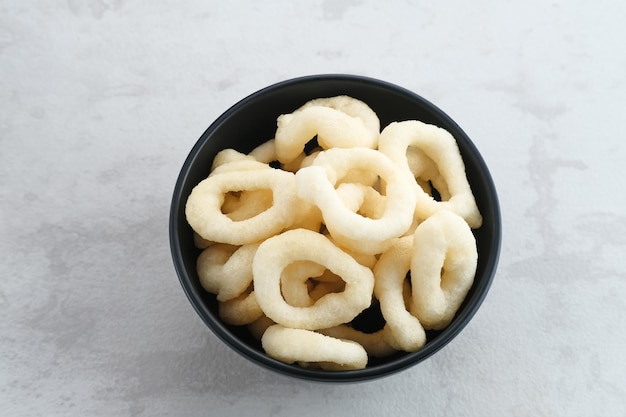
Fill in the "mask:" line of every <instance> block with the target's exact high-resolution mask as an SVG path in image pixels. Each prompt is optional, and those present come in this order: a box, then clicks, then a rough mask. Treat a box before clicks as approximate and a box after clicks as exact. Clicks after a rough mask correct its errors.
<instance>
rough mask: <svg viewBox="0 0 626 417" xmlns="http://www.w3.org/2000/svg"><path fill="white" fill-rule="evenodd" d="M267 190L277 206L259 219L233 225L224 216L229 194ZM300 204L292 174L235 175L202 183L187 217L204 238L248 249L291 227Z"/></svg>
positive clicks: (193, 195)
mask: <svg viewBox="0 0 626 417" xmlns="http://www.w3.org/2000/svg"><path fill="white" fill-rule="evenodd" d="M249 162H250V161H249ZM252 162H254V161H252ZM267 189H271V190H272V195H273V204H272V206H271V207H270V208H268V209H267V210H265V211H263V212H261V213H259V214H258V215H256V216H254V217H251V218H249V219H246V220H240V221H233V220H232V219H231V218H229V217H228V216H227V215H226V214H224V213H223V212H222V209H221V208H222V204H223V203H224V196H225V195H226V194H227V193H228V192H233V191H251V190H267ZM297 202H298V198H297V195H296V190H295V177H294V174H292V173H289V172H285V171H281V170H278V169H259V170H256V171H255V172H254V175H241V172H239V171H233V172H225V173H222V174H219V175H214V176H210V177H208V178H207V179H205V180H203V181H201V182H200V183H199V184H198V185H197V186H196V187H195V188H194V189H193V190H192V192H191V194H190V196H189V199H188V200H187V205H186V207H185V214H186V216H187V221H188V222H189V224H190V225H191V227H192V229H193V230H194V231H195V232H197V233H198V234H199V235H200V236H201V237H202V238H204V239H206V240H211V241H216V242H222V243H229V244H231V245H245V244H246V243H255V242H259V241H261V240H263V239H266V238H268V237H269V236H272V235H275V234H276V233H279V232H280V231H281V230H283V229H285V228H286V227H289V226H290V225H291V224H292V222H293V221H294V216H293V215H292V214H293V210H294V208H295V207H296V205H297Z"/></svg>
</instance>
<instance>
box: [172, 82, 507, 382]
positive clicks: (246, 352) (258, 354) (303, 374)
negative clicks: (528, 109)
mask: <svg viewBox="0 0 626 417" xmlns="http://www.w3.org/2000/svg"><path fill="white" fill-rule="evenodd" d="M328 81H330V82H337V81H342V82H343V81H345V82H351V83H362V84H367V85H368V86H369V87H379V88H383V89H385V90H391V91H393V92H395V93H397V94H400V95H403V96H405V97H407V98H410V99H411V100H412V101H416V102H419V103H420V104H421V105H422V106H425V107H427V108H428V110H429V111H430V112H432V113H433V114H434V115H435V116H436V118H438V119H439V120H442V121H445V123H446V124H447V125H448V126H452V127H453V128H454V130H455V132H454V133H453V136H454V137H455V139H456V140H457V142H458V141H459V140H461V141H463V142H464V145H465V147H467V148H468V150H469V152H471V153H472V156H473V159H475V162H476V163H477V164H478V165H479V166H478V169H479V171H480V174H481V176H483V177H484V178H483V180H484V182H485V184H486V185H487V188H488V189H487V190H486V191H487V194H489V196H490V197H491V201H490V206H491V209H492V211H493V216H492V217H491V218H490V219H488V220H489V222H490V223H491V227H492V229H493V238H492V240H493V241H494V247H493V249H492V252H490V253H489V254H487V255H488V256H487V260H486V266H485V275H484V276H483V277H482V279H481V280H480V281H479V282H478V286H477V287H476V288H475V289H474V291H473V294H472V298H471V300H470V301H469V307H468V308H466V309H465V310H464V312H463V313H464V314H463V317H462V318H461V319H455V320H454V321H453V322H452V323H451V324H450V325H449V326H448V327H446V328H445V329H444V330H442V331H441V333H440V334H439V335H438V336H437V337H436V339H435V340H433V341H431V342H429V343H427V344H426V345H425V346H424V347H423V348H422V349H420V350H418V351H416V352H411V353H406V354H405V355H403V356H401V357H399V358H397V359H394V360H393V361H391V362H387V363H383V364H381V365H376V366H372V367H366V368H364V369H358V370H346V371H338V372H337V371H333V372H330V371H324V370H319V369H311V368H303V367H300V366H298V365H294V364H286V363H284V362H281V361H278V360H276V359H273V358H271V357H270V356H268V355H267V354H265V353H264V352H262V351H259V350H258V349H256V348H254V347H252V346H249V345H248V344H246V343H244V342H242V341H240V340H239V339H238V338H237V337H236V336H235V335H233V334H232V332H231V331H230V330H229V328H228V327H229V326H228V325H226V324H224V323H222V322H221V321H220V320H219V319H218V318H216V317H215V316H214V315H213V313H212V312H211V311H210V310H209V309H208V307H207V306H206V305H205V304H204V303H203V302H202V300H201V297H200V294H199V293H198V291H196V290H195V289H194V288H193V286H192V285H191V284H190V279H191V278H190V277H189V276H188V274H187V272H186V269H185V266H184V264H183V261H182V259H183V253H182V248H181V244H180V241H179V239H178V236H179V232H180V230H179V214H180V212H181V207H182V206H184V201H186V198H187V196H186V195H185V196H183V195H182V191H183V188H184V185H185V184H186V181H187V178H188V175H189V171H190V168H191V167H192V166H193V165H194V162H195V160H196V157H197V154H198V152H199V150H200V149H202V147H203V146H204V144H205V143H206V142H207V141H208V140H209V139H210V137H211V134H212V133H213V132H214V131H216V130H217V129H218V128H219V126H221V125H222V123H224V122H225V121H226V120H228V119H229V118H230V117H231V116H233V115H234V114H236V113H237V112H238V111H239V110H240V109H241V108H243V107H245V106H247V105H248V104H249V103H250V102H253V101H254V100H256V99H258V98H260V97H261V96H263V95H265V94H267V93H268V92H272V91H276V90H280V89H285V88H289V87H291V86H294V85H298V84H303V83H311V82H328ZM451 133H452V132H451ZM501 240H502V226H501V213H500V204H499V199H498V195H497V191H496V187H495V184H494V181H493V178H492V176H491V173H490V171H489V169H488V167H487V165H486V163H485V161H484V159H483V157H482V155H481V154H480V152H479V151H478V149H477V148H476V146H475V145H474V143H473V142H472V141H471V139H470V138H469V136H468V135H467V134H466V133H465V132H464V131H463V130H462V129H461V128H460V126H458V125H457V123H456V122H455V121H454V120H453V119H452V118H451V117H450V116H448V114H446V113H445V112H444V111H443V110H441V109H440V108H439V107H438V106H436V105H435V104H433V103H432V102H430V101H429V100H427V99H425V98H424V97H422V96H421V95H419V94H417V93H415V92H413V91H411V90H408V89H406V88H404V87H401V86H399V85H396V84H393V83H390V82H388V81H384V80H380V79H376V78H371V77H368V76H363V75H353V74H337V73H332V74H316V75H306V76H300V77H295V78H291V79H287V80H283V81H280V82H277V83H274V84H271V85H269V86H267V87H264V88H261V89H259V90H257V91H255V92H253V93H251V94H249V95H247V96H246V97H244V98H243V99H241V100H239V101H238V102H236V103H235V104H234V105H232V106H231V107H229V108H228V109H227V110H226V111H225V112H224V113H222V114H221V115H220V116H219V117H218V118H217V119H215V121H213V122H212V123H211V124H210V125H209V127H208V128H207V129H206V130H205V131H204V132H203V134H202V135H201V136H200V137H199V139H198V140H197V141H196V143H195V144H194V146H193V147H192V148H191V150H190V151H189V153H188V155H187V157H186V158H185V161H184V163H183V165H182V167H181V169H180V172H179V174H178V177H177V180H176V184H175V186H174V190H173V195H172V200H171V206H170V214H169V241H170V251H171V256H172V260H173V263H174V268H175V271H176V273H177V275H178V279H179V282H180V284H181V286H182V287H183V291H184V292H185V295H186V296H187V299H188V300H189V302H190V303H191V305H192V306H193V308H194V309H195V311H196V313H197V314H198V316H199V317H200V318H201V320H202V321H203V322H204V323H205V325H207V326H208V327H209V329H210V330H212V332H213V333H214V334H215V335H216V336H217V337H218V338H219V339H220V340H222V342H224V343H226V344H227V345H228V346H229V347H230V348H232V349H233V350H235V351H236V352H237V353H238V354H240V355H242V356H243V357H245V358H246V359H248V360H250V361H252V362H254V363H256V364H258V365H261V366H262V367H264V368H266V369H269V370H271V371H274V372H278V373H280V374H283V375H287V376H291V377H297V378H299V379H304V380H310V381H317V382H362V381H367V380H373V379H378V378H382V377H385V376H389V375H391V374H394V373H397V372H399V371H401V370H405V369H407V368H409V367H411V366H413V365H415V364H417V363H419V362H422V361H423V360H425V359H427V358H429V357H430V356H432V355H433V354H435V353H436V352H438V351H439V350H441V349H442V348H443V347H445V346H446V345H448V343H449V342H450V341H451V340H452V339H454V338H455V337H456V336H457V335H458V334H459V333H460V332H461V331H462V330H463V329H464V328H465V327H466V326H467V325H468V323H469V322H470V321H471V319H472V317H473V316H474V315H475V313H476V312H477V311H478V309H479V308H480V306H481V305H482V303H483V301H484V299H485V298H486V296H487V293H488V292H489V289H490V287H491V284H492V282H493V280H494V277H495V273H496V269H497V265H498V261H499V256H500V248H501Z"/></svg>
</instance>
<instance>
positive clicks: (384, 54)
mask: <svg viewBox="0 0 626 417" xmlns="http://www.w3.org/2000/svg"><path fill="white" fill-rule="evenodd" d="M430 3H433V4H430ZM434 3H435V2H426V1H389V2H380V1H348V0H342V1H330V0H327V1H314V2H312V1H307V2H294V1H284V0H283V1H268V2H254V1H240V2H234V1H233V2H226V1H221V2H217V1H201V0H189V1H177V0H176V1H175V0H164V1H147V0H46V1H44V0H31V1H21V0H4V1H2V2H0V227H1V229H0V276H1V279H0V410H2V412H1V413H2V415H6V416H41V415H46V416H111V415H115V416H160V415H163V416H171V415H185V416H187V415H189V416H194V415H222V416H223V415H231V416H245V415H272V416H290V415H296V414H297V415H303V416H308V415H339V414H341V415H383V414H384V415H415V414H418V413H419V414H420V415H430V416H444V415H445V416H447V415H471V416H502V415H510V416H568V417H569V416H590V415H605V416H622V415H626V400H625V398H626V354H625V349H624V346H626V331H625V330H626V329H625V327H624V324H623V321H622V320H623V316H624V315H625V314H626V301H625V300H626V271H625V268H624V266H625V265H626V262H625V261H624V257H623V253H624V250H625V249H626V193H624V190H623V181H622V176H623V175H624V173H625V172H626V171H625V169H624V167H623V163H624V160H625V159H626V148H625V145H624V139H625V138H624V129H623V127H622V123H623V117H624V111H625V110H626V104H625V101H626V53H624V46H625V42H624V39H625V38H626V30H625V29H624V26H623V22H624V21H626V2H623V1H620V0H604V1H594V2H586V1H580V0H579V1H573V0H572V1H560V0H557V1H551V2H545V1H539V0H530V1H511V2H502V1H495V0H485V1H475V2H469V1H445V2H437V4H434ZM327 72H345V73H354V74H362V75H368V76H372V77H377V78H381V79H384V80H386V81H390V82H393V83H396V84H400V85H402V86H404V87H406V88H408V89H411V90H413V91H415V92H417V93H419V94H421V95H423V96H424V97H426V98H428V99H429V100H431V101H433V102H434V103H436V104H437V105H438V106H439V107H441V108H443V109H444V110H445V111H446V112H447V113H448V114H449V115H450V116H452V117H453V118H454V119H455V120H456V121H457V122H458V123H459V124H460V125H461V126H462V127H463V129H464V130H465V131H466V132H467V133H468V134H469V135H470V137H472V139H473V140H474V142H475V144H476V145H477V147H478V148H479V149H480V151H481V152H482V153H483V156H484V158H485V160H486V161H487V163H488V165H489V166H490V168H491V170H492V175H493V177H494V180H495V182H496V185H497V187H498V190H499V193H500V199H501V205H502V214H503V220H504V236H503V239H504V240H503V248H502V255H501V261H500V267H499V271H498V274H497V276H496V279H495V281H494V284H493V286H492V289H491V292H490V293H489V295H488V297H487V299H486V301H485V303H484V305H483V307H482V309H481V310H480V311H479V312H478V314H477V315H476V316H475V319H474V320H473V321H472V322H471V323H470V325H469V326H468V327H466V329H465V330H464V331H463V332H462V333H461V335H460V336H459V337H458V338H457V339H455V340H454V341H453V342H452V343H451V344H450V345H448V346H447V347H446V348H445V349H444V350H443V351H441V352H440V353H439V354H437V355H436V356H434V357H432V358H431V359H429V360H428V361H426V362H424V363H423V364H420V365H418V366H417V367H414V368H412V369H410V370H407V371H405V372H402V373H401V374H399V375H396V376H392V377H389V378H385V379H382V380H379V381H375V382H372V383H367V384H353V385H348V386H325V385H321V384H312V383H308V382H302V381H294V380H290V379H287V378H285V377H282V376H278V375H274V374H273V373H268V371H265V370H263V369H259V368H257V367H255V366H253V365H252V364H251V363H249V362H248V361H246V360H245V359H243V358H241V357H239V356H238V355H236V354H234V353H233V352H231V351H229V350H228V349H227V348H226V347H225V346H224V345H223V344H222V343H221V342H219V341H218V339H217V338H216V337H215V336H213V335H212V334H211V333H210V332H209V331H208V330H207V328H206V327H205V326H204V325H203V324H202V323H201V321H200V319H199V318H198V317H197V316H196V314H195V312H194V311H193V309H192V308H191V306H190V305H189V303H188V302H187V300H186V298H185V296H184V294H183V292H182V290H181V288H180V285H179V283H178V280H177V277H176V275H175V273H174V269H173V266H172V262H171V259H170V253H169V243H168V234H167V227H168V209H169V203H170V197H171V193H172V191H173V186H174V183H175V181H176V177H177V174H178V170H179V168H180V166H181V165H182V163H183V161H184V159H185V157H186V155H187V153H188V152H189V150H190V149H191V147H192V146H193V144H194V143H195V141H196V140H197V138H198V137H199V136H200V134H201V133H202V132H203V131H204V129H205V128H206V127H207V126H208V125H209V124H210V123H211V122H212V121H213V120H214V119H215V118H216V117H217V116H218V115H219V114H221V113H222V112H223V111H224V110H225V109H227V108H228V107H229V106H230V105H232V104H234V103H235V102H236V101H238V100H239V99H241V98H243V97H244V96H246V95H248V94H249V93H252V92H254V91H256V90H258V89H260V88H262V87H264V86H266V85H269V84H272V83H274V82H277V81H281V80H283V79H286V78H291V77H295V76H300V75H307V74H314V73H327Z"/></svg>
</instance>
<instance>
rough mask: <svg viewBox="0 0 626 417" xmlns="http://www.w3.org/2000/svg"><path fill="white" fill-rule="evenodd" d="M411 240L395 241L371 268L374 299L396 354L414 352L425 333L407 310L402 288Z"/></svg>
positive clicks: (423, 340)
mask: <svg viewBox="0 0 626 417" xmlns="http://www.w3.org/2000/svg"><path fill="white" fill-rule="evenodd" d="M412 256H413V236H406V237H403V238H401V239H396V240H395V241H394V244H393V245H392V246H391V247H390V248H389V249H388V250H387V251H386V252H385V253H383V254H382V255H381V256H380V259H379V260H378V262H377V263H376V266H375V267H374V279H375V284H374V295H375V296H376V298H377V299H378V301H379V303H380V310H381V312H382V314H383V317H384V318H385V322H386V324H385V327H386V328H387V329H388V330H389V333H388V335H389V336H390V337H387V341H388V342H389V344H390V345H391V346H393V347H394V348H396V349H398V350H403V351H406V352H414V351H416V350H418V349H420V348H421V347H422V346H424V344H425V343H426V332H425V331H424V328H423V327H422V325H421V324H420V322H419V320H418V319H417V317H415V316H414V315H412V314H411V313H410V312H409V311H408V310H407V307H406V304H405V301H404V296H403V286H404V282H405V280H406V277H407V273H408V272H409V271H410V269H411V258H412Z"/></svg>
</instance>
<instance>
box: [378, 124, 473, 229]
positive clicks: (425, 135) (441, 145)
mask: <svg viewBox="0 0 626 417" xmlns="http://www.w3.org/2000/svg"><path fill="white" fill-rule="evenodd" d="M411 146H412V147H417V148H419V149H420V150H422V151H423V152H424V153H425V154H426V155H427V156H428V157H429V158H430V159H431V160H432V161H433V162H434V163H435V164H436V166H437V169H438V170H439V173H440V174H441V176H442V177H443V179H445V183H446V184H447V192H449V194H450V198H449V199H448V200H447V201H435V199H433V198H432V197H431V196H430V195H428V193H427V192H426V191H424V190H423V189H422V188H421V187H419V186H417V183H416V182H415V181H413V184H414V187H415V189H416V192H417V204H416V206H415V207H416V214H417V215H418V217H419V218H421V219H425V218H427V217H428V216H430V215H432V214H433V213H435V212H437V211H439V210H450V211H453V212H455V213H457V214H458V215H459V216H461V217H463V218H464V219H465V220H466V221H467V223H468V224H469V225H470V227H472V228H478V227H480V226H481V224H482V216H481V214H480V212H479V210H478V207H477V205H476V200H475V198H474V194H473V193H472V189H471V188H470V185H469V183H468V181H467V176H466V173H465V164H464V162H463V159H462V158H461V154H460V152H459V147H458V145H457V143H456V140H455V139H454V137H453V136H452V135H451V134H450V133H449V132H448V131H446V130H445V129H442V128H439V127H437V126H434V125H430V124H426V123H423V122H420V121H417V120H407V121H403V122H394V123H390V124H389V125H388V126H387V127H385V128H384V129H383V131H382V132H381V134H380V139H379V143H378V149H379V151H381V152H382V153H384V154H385V155H387V156H388V157H389V158H390V159H391V160H392V161H393V162H394V163H395V164H397V165H398V166H400V167H402V168H403V170H404V173H405V175H406V176H408V177H410V178H415V177H414V175H413V173H412V172H411V170H410V169H409V165H408V162H407V157H406V153H407V149H408V148H409V147H411Z"/></svg>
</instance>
